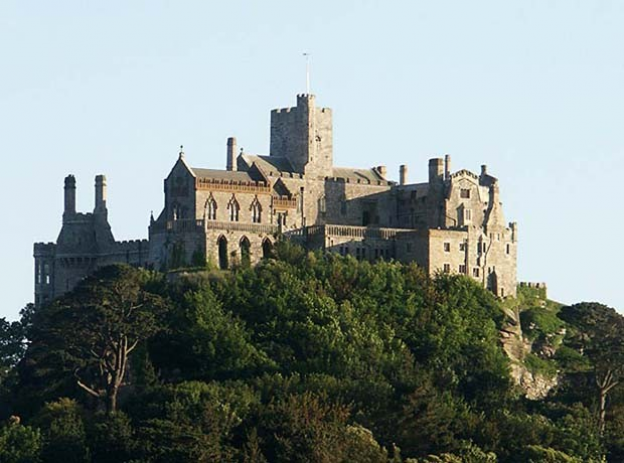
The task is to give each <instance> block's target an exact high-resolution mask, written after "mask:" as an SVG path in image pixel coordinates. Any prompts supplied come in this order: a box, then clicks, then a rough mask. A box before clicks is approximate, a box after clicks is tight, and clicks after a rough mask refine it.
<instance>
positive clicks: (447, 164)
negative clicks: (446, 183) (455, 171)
mask: <svg viewBox="0 0 624 463" xmlns="http://www.w3.org/2000/svg"><path fill="white" fill-rule="evenodd" d="M449 178H451V155H450V154H447V155H445V156H444V179H445V180H448V179H449Z"/></svg>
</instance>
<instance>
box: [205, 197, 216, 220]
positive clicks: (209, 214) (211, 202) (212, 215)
mask: <svg viewBox="0 0 624 463" xmlns="http://www.w3.org/2000/svg"><path fill="white" fill-rule="evenodd" d="M206 219H207V220H217V202H216V201H215V199H214V198H213V197H212V195H210V198H208V201H207V202H206Z"/></svg>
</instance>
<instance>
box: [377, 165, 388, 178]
mask: <svg viewBox="0 0 624 463" xmlns="http://www.w3.org/2000/svg"><path fill="white" fill-rule="evenodd" d="M377 172H378V173H379V175H381V177H382V178H383V179H384V180H385V179H386V174H387V173H388V169H386V166H377Z"/></svg>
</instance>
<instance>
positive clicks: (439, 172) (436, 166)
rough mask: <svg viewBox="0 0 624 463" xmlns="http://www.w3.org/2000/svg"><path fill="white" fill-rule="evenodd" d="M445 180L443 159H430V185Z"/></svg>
mask: <svg viewBox="0 0 624 463" xmlns="http://www.w3.org/2000/svg"><path fill="white" fill-rule="evenodd" d="M442 180H444V160H443V159H442V158H433V159H429V183H437V182H440V181H442Z"/></svg>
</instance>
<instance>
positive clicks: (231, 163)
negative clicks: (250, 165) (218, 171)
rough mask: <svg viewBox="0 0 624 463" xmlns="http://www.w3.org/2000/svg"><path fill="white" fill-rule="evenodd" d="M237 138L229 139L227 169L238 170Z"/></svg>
mask: <svg viewBox="0 0 624 463" xmlns="http://www.w3.org/2000/svg"><path fill="white" fill-rule="evenodd" d="M236 169H237V166H236V138H234V137H230V138H228V139H227V170H236Z"/></svg>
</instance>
